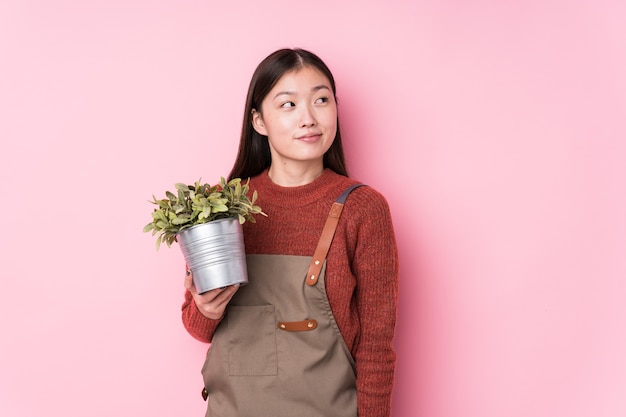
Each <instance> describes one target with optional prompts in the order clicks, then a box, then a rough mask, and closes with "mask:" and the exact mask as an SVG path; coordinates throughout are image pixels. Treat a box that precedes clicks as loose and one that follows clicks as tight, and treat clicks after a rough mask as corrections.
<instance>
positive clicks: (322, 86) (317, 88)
mask: <svg viewBox="0 0 626 417" xmlns="http://www.w3.org/2000/svg"><path fill="white" fill-rule="evenodd" d="M320 90H329V91H330V87H328V86H327V85H325V84H320V85H316V86H315V87H313V88H311V91H313V92H317V91H320ZM295 95H296V92H295V91H279V92H278V93H276V95H275V96H274V100H276V99H277V98H278V97H280V96H295Z"/></svg>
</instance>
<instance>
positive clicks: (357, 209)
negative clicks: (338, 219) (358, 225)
mask: <svg viewBox="0 0 626 417" xmlns="http://www.w3.org/2000/svg"><path fill="white" fill-rule="evenodd" d="M344 178H345V180H344V181H343V184H342V186H343V187H344V189H348V188H350V187H354V186H357V185H358V187H356V188H354V189H353V190H352V191H351V192H350V195H349V196H348V197H347V199H346V202H345V207H346V209H349V210H350V211H351V212H352V213H361V214H363V215H367V216H372V215H376V214H385V215H386V214H387V213H388V212H389V204H388V202H387V199H386V198H385V196H384V195H383V194H382V193H381V192H380V191H378V190H377V189H376V188H374V187H372V186H370V185H368V184H367V183H365V182H363V181H359V180H358V179H355V178H348V177H344Z"/></svg>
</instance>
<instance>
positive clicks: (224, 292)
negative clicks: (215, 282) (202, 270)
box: [185, 269, 239, 320]
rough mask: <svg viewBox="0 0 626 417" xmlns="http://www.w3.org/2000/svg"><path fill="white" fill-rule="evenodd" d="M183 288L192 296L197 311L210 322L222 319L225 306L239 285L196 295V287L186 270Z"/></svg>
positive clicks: (189, 272)
mask: <svg viewBox="0 0 626 417" xmlns="http://www.w3.org/2000/svg"><path fill="white" fill-rule="evenodd" d="M185 288H187V290H189V292H190V293H191V295H192V296H193V301H194V302H195V303H196V306H197V307H198V310H199V311H200V313H201V314H202V315H203V316H204V317H206V318H208V319H211V320H219V319H221V318H222V317H224V311H225V310H226V306H227V305H228V302H229V301H230V299H231V298H233V295H235V293H236V292H237V290H238V289H239V284H236V285H230V286H228V287H225V288H216V289H214V290H210V291H207V292H205V293H202V294H198V291H196V286H195V285H194V284H193V275H192V274H191V271H190V270H189V269H187V272H186V275H185Z"/></svg>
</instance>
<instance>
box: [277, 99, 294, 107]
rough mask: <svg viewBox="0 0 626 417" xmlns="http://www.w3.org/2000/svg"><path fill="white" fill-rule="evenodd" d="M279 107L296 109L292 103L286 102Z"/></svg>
mask: <svg viewBox="0 0 626 417" xmlns="http://www.w3.org/2000/svg"><path fill="white" fill-rule="evenodd" d="M280 107H285V108H289V107H296V104H295V103H294V102H293V101H287V102H286V103H283V104H281V105H280Z"/></svg>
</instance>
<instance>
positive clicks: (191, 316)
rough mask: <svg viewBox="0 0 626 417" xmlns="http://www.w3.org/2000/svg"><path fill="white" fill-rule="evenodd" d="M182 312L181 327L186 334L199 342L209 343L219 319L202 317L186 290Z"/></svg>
mask: <svg viewBox="0 0 626 417" xmlns="http://www.w3.org/2000/svg"><path fill="white" fill-rule="evenodd" d="M182 311H183V314H182V319H183V325H184V326H185V329H186V330H187V332H188V333H189V334H190V335H192V336H193V337H194V338H196V339H197V340H199V341H201V342H207V343H210V342H211V340H213V334H215V329H217V325H218V324H220V322H221V319H220V320H211V319H209V318H207V317H204V316H203V315H202V313H200V310H198V307H197V306H196V303H195V302H194V301H193V297H192V296H191V293H190V292H189V291H187V290H185V301H184V302H183V306H182Z"/></svg>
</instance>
